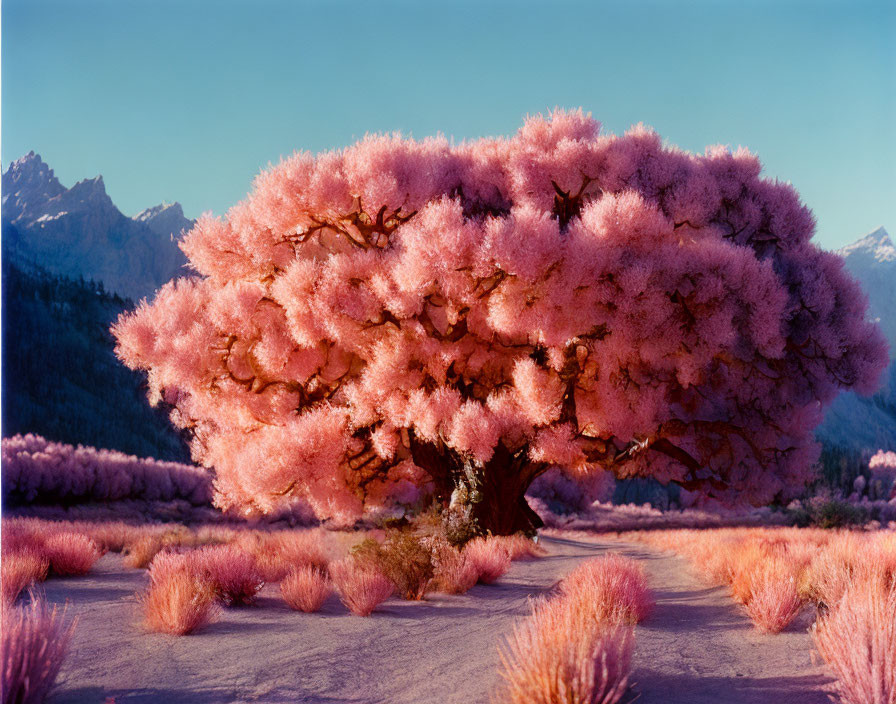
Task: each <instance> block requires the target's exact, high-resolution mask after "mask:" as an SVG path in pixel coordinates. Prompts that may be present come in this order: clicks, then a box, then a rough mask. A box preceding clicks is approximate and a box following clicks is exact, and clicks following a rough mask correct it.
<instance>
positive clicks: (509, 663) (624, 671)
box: [501, 598, 634, 704]
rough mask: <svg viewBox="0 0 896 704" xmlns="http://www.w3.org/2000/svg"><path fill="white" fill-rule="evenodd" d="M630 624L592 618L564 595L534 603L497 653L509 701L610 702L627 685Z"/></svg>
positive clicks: (542, 703) (552, 703)
mask: <svg viewBox="0 0 896 704" xmlns="http://www.w3.org/2000/svg"><path fill="white" fill-rule="evenodd" d="M633 649H634V634H633V631H632V627H631V626H629V625H623V624H618V623H607V622H600V621H596V620H595V619H594V618H593V617H592V615H590V614H588V613H586V612H585V611H583V610H581V609H579V608H577V605H576V603H575V602H572V601H568V600H566V599H564V598H555V599H552V600H550V601H546V602H545V601H542V602H536V603H535V604H534V605H533V610H532V617H531V618H530V619H529V620H528V621H526V622H524V623H523V624H522V625H519V626H516V627H515V628H514V630H513V634H512V635H511V637H510V638H509V639H508V644H507V647H506V649H504V650H502V652H501V662H502V664H503V672H502V673H501V674H502V676H503V678H504V680H505V682H506V691H505V693H504V696H502V698H501V701H502V702H508V703H509V704H555V703H557V702H569V703H570V704H614V703H615V702H618V701H619V699H620V698H621V697H622V695H623V694H624V693H625V691H626V689H627V688H628V678H629V674H630V671H631V658H632V652H633Z"/></svg>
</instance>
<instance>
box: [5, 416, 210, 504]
mask: <svg viewBox="0 0 896 704" xmlns="http://www.w3.org/2000/svg"><path fill="white" fill-rule="evenodd" d="M2 447H3V449H2V454H3V500H4V502H7V501H12V502H19V503H30V502H32V501H34V500H35V499H36V498H39V499H40V500H41V501H44V502H50V501H59V502H61V501H65V502H71V501H75V500H81V501H117V500H121V499H146V500H159V501H170V500H172V499H184V500H186V501H189V502H191V503H193V504H196V505H201V504H207V503H209V501H210V500H211V479H210V478H209V475H208V473H207V472H205V471H203V470H202V469H200V468H199V467H193V466H190V465H185V464H178V463H176V462H163V461H160V460H154V459H138V458H137V457H134V456H133V455H126V454H124V453H122V452H117V451H116V450H96V449H94V448H92V447H84V446H82V445H78V446H77V447H74V446H72V445H65V444H63V443H58V442H50V441H48V440H45V439H44V438H42V437H40V436H38V435H30V434H29V435H24V436H23V435H16V436H15V437H12V438H3V444H2Z"/></svg>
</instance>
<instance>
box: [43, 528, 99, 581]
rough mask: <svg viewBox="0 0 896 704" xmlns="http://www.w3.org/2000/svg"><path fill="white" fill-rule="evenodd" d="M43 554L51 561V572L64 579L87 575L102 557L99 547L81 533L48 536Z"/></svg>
mask: <svg viewBox="0 0 896 704" xmlns="http://www.w3.org/2000/svg"><path fill="white" fill-rule="evenodd" d="M43 552H44V555H46V556H47V559H48V560H49V561H50V572H51V573H52V574H56V575H60V576H63V577H74V576H80V575H85V574H87V573H88V572H90V570H91V568H92V567H93V565H94V564H95V563H96V561H97V560H99V559H100V556H101V555H102V552H101V551H100V548H99V546H98V545H97V544H96V543H95V542H94V541H93V540H91V539H90V538H88V537H87V536H86V535H81V534H80V533H55V534H52V535H49V536H47V538H46V539H45V540H44V546H43Z"/></svg>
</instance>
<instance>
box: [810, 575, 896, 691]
mask: <svg viewBox="0 0 896 704" xmlns="http://www.w3.org/2000/svg"><path fill="white" fill-rule="evenodd" d="M812 638H813V640H814V641H815V647H816V648H818V652H819V654H820V655H821V657H822V659H823V660H824V661H825V662H826V663H827V664H828V666H829V667H830V668H831V669H832V670H833V671H834V674H835V675H836V677H837V684H836V687H837V690H838V692H839V694H840V699H841V700H842V701H843V704H894V702H896V589H893V588H889V589H884V588H881V585H880V584H875V583H874V582H871V581H866V582H861V583H858V584H856V585H853V586H850V587H848V588H847V590H846V592H845V593H844V594H843V597H842V598H841V599H840V600H839V602H838V603H837V606H836V607H835V608H834V609H832V610H831V611H830V612H829V613H828V614H827V615H826V616H824V617H822V618H820V619H819V620H818V622H817V623H816V624H815V626H814V627H813V629H812Z"/></svg>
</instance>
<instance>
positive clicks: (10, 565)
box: [0, 548, 50, 605]
mask: <svg viewBox="0 0 896 704" xmlns="http://www.w3.org/2000/svg"><path fill="white" fill-rule="evenodd" d="M49 567H50V561H49V560H48V559H47V557H46V555H44V554H43V553H42V552H41V551H40V550H37V549H34V548H23V549H21V550H17V551H15V552H7V551H4V552H3V559H2V562H0V582H2V597H3V604H5V605H8V604H12V603H13V602H14V601H15V600H16V599H17V598H18V596H19V594H20V593H21V592H22V591H23V590H24V589H26V588H27V587H29V586H30V585H32V584H33V583H34V582H40V581H42V580H44V579H45V578H46V576H47V570H48V569H49Z"/></svg>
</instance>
